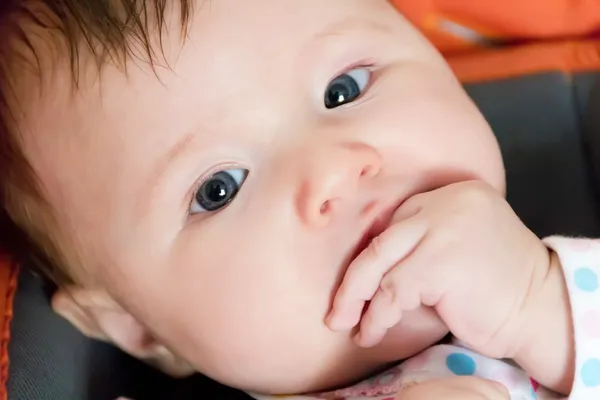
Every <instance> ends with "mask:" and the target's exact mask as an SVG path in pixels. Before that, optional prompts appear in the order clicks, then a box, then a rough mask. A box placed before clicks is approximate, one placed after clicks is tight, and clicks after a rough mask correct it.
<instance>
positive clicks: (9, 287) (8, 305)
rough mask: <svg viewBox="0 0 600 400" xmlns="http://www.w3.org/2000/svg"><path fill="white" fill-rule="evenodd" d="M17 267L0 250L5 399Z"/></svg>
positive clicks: (0, 392)
mask: <svg viewBox="0 0 600 400" xmlns="http://www.w3.org/2000/svg"><path fill="white" fill-rule="evenodd" d="M18 272H19V268H18V267H17V265H15V264H14V263H12V262H11V261H10V260H9V259H8V258H7V257H5V256H3V255H2V253H1V252H0V399H1V400H7V396H8V395H7V393H6V381H7V379H8V342H9V340H10V321H11V319H12V315H13V314H12V310H13V299H14V295H15V291H16V288H17V276H18Z"/></svg>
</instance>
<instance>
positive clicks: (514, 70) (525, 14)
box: [391, 0, 600, 83]
mask: <svg viewBox="0 0 600 400" xmlns="http://www.w3.org/2000/svg"><path fill="white" fill-rule="evenodd" d="M391 2H392V3H393V4H394V5H395V6H396V7H397V8H398V9H399V10H400V11H401V12H402V13H403V14H404V15H405V16H406V17H407V18H408V19H409V20H410V21H411V22H412V23H413V24H415V25H416V26H417V27H418V28H419V29H420V30H421V31H422V32H423V33H424V34H425V36H426V37H427V38H428V39H429V40H431V41H432V42H433V43H434V44H435V45H436V47H437V48H438V49H439V50H440V51H441V52H442V53H443V54H444V55H445V56H446V59H447V60H448V62H449V63H450V66H451V67H452V68H453V70H454V72H455V73H456V75H457V76H458V78H459V79H460V80H461V81H462V82H464V83H473V82H481V81H489V80H497V79H502V78H510V77H514V76H520V75H526V74H534V73H541V72H548V71H562V72H564V73H566V74H569V73H576V72H586V71H592V70H599V69H600V35H599V33H600V0H505V1H499V0H477V1H473V0H391Z"/></svg>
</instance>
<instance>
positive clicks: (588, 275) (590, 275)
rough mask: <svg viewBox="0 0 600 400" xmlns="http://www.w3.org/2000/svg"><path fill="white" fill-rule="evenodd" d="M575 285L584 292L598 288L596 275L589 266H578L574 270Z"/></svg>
mask: <svg viewBox="0 0 600 400" xmlns="http://www.w3.org/2000/svg"><path fill="white" fill-rule="evenodd" d="M575 285H577V287H578V288H579V289H581V290H583V291H584V292H590V293H591V292H595V291H596V290H598V287H599V284H598V275H597V274H596V273H595V272H594V271H592V270H591V269H589V268H580V269H578V270H577V271H575Z"/></svg>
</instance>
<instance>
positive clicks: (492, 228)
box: [328, 182, 549, 358]
mask: <svg viewBox="0 0 600 400" xmlns="http://www.w3.org/2000/svg"><path fill="white" fill-rule="evenodd" d="M548 268H549V252H548V250H547V249H546V247H545V246H544V245H543V243H542V242H541V241H540V240H539V239H538V238H537V237H536V236H535V235H534V234H533V233H532V232H531V231H530V230H529V229H527V227H525V225H523V223H522V222H521V221H520V220H519V218H518V217H517V216H516V215H515V213H514V212H513V210H512V209H511V208H510V206H509V205H508V204H507V202H506V201H505V200H504V198H503V197H502V195H501V194H500V193H498V192H497V191H496V190H494V189H493V188H492V187H490V186H488V185H486V184H484V183H481V182H463V183H458V184H454V185H450V186H446V187H443V188H441V189H438V190H435V191H432V192H429V193H424V194H420V195H417V196H415V197H413V198H411V199H409V200H408V201H406V202H405V203H404V204H403V205H402V206H401V207H400V208H399V209H398V211H397V212H396V215H395V216H394V220H393V222H392V224H391V226H390V227H389V228H388V229H387V230H386V231H385V232H383V233H382V234H381V235H380V236H379V237H377V238H375V239H374V240H373V242H372V243H371V244H370V245H369V247H368V248H367V249H365V250H364V251H363V253H362V254H360V255H359V256H358V257H357V258H356V259H355V260H354V262H353V263H352V264H351V265H350V267H349V269H348V271H347V272H346V275H345V277H344V279H343V282H342V284H341V286H340V288H339V289H338V291H337V294H336V296H335V299H334V303H333V309H332V311H331V314H330V316H329V318H328V324H329V326H330V327H331V328H332V329H334V330H349V329H352V328H353V327H355V326H357V325H359V324H360V329H359V333H358V335H357V337H356V340H357V343H358V344H359V345H361V346H364V347H370V346H374V345H376V344H377V343H378V342H380V341H381V340H382V339H383V337H384V336H385V334H386V331H387V330H388V329H389V328H391V327H393V326H395V325H396V324H398V322H399V321H400V319H401V318H402V315H403V313H404V312H405V311H409V310H413V309H416V308H418V307H419V306H421V305H425V306H430V307H434V308H435V309H436V311H437V312H438V314H439V315H440V317H441V318H442V319H443V321H444V322H445V324H446V325H447V326H448V328H449V329H450V331H451V332H452V333H453V334H454V335H455V336H456V337H457V338H458V339H460V340H461V341H463V342H464V343H465V344H466V345H467V346H469V347H471V348H472V349H473V350H475V351H478V352H480V353H482V354H484V355H487V356H489V357H494V358H502V357H509V356H510V353H511V349H513V346H516V345H518V343H516V342H515V341H516V339H517V338H519V332H520V330H521V324H522V323H523V318H524V317H523V315H522V314H523V310H524V309H525V308H526V307H527V302H528V297H529V295H530V293H531V291H532V290H537V285H538V282H539V281H540V280H543V279H542V277H543V276H544V274H545V273H546V272H547V270H548ZM368 302H369V303H368ZM367 303H368V304H367ZM365 305H366V307H367V308H366V311H365V313H364V315H363V316H362V318H361V314H362V312H363V311H364V307H365Z"/></svg>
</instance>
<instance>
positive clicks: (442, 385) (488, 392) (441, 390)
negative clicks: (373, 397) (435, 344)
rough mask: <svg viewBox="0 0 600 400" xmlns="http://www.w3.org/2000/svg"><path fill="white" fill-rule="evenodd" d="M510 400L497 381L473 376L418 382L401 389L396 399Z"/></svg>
mask: <svg viewBox="0 0 600 400" xmlns="http://www.w3.org/2000/svg"><path fill="white" fill-rule="evenodd" d="M439 399H444V400H510V395H509V393H508V391H507V390H506V388H504V386H502V385H501V384H499V383H496V382H491V381H487V380H485V379H481V378H475V377H454V378H448V379H440V380H435V381H427V382H423V383H419V384H417V385H415V386H412V387H410V388H408V389H405V390H403V391H402V392H400V393H399V394H398V396H396V400H439Z"/></svg>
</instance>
